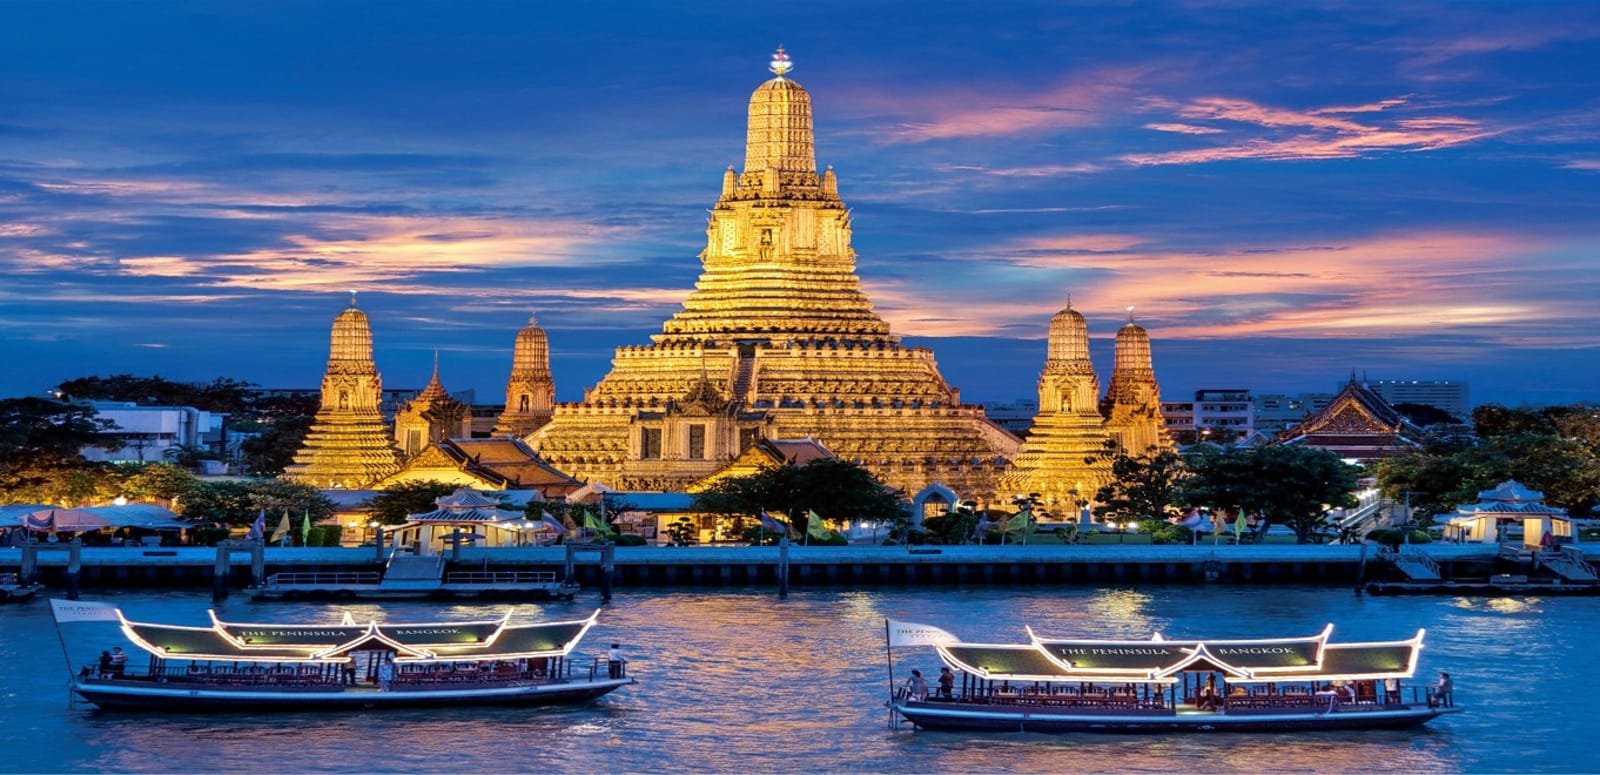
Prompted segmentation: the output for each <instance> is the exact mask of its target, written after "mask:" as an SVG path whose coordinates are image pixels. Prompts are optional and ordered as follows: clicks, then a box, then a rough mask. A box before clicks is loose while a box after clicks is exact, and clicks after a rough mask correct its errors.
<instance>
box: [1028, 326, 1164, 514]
mask: <svg viewBox="0 0 1600 775" xmlns="http://www.w3.org/2000/svg"><path fill="white" fill-rule="evenodd" d="M1045 348H1046V352H1045V364H1044V369H1043V371H1041V372H1040V373H1039V413H1038V414H1037V415H1036V416H1035V417H1034V419H1033V427H1032V429H1030V430H1029V432H1028V439H1027V441H1026V442H1025V443H1024V445H1023V448H1022V454H1021V455H1019V456H1018V457H1017V459H1016V462H1015V464H1014V465H1013V466H1012V468H1011V470H1010V471H1008V472H1007V473H1006V475H1005V476H1004V477H1003V478H1002V480H1001V486H1002V492H1003V493H1009V494H1016V495H1038V496H1039V501H1040V502H1041V503H1042V504H1043V505H1044V507H1045V508H1046V509H1047V510H1048V511H1050V512H1051V513H1053V514H1055V515H1057V516H1065V515H1068V514H1073V513H1076V512H1077V511H1078V510H1079V509H1080V508H1082V507H1084V506H1086V505H1088V504H1089V503H1091V502H1093V501H1094V500H1095V494H1096V493H1097V492H1098V491H1099V489H1100V488H1101V487H1103V486H1105V485H1106V484H1107V483H1109V482H1110V481H1111V478H1112V477H1111V464H1110V462H1109V461H1107V460H1106V459H1104V458H1103V457H1102V456H1101V453H1102V452H1103V451H1104V450H1105V449H1106V442H1107V441H1115V442H1117V444H1119V445H1121V446H1122V447H1123V448H1124V449H1126V450H1127V451H1128V452H1129V453H1130V454H1133V455H1142V454H1146V453H1147V452H1148V451H1149V450H1150V449H1152V448H1154V449H1158V450H1162V449H1172V448H1173V445H1172V439H1171V438H1170V437H1169V436H1168V435H1167V432H1166V429H1165V427H1164V426H1165V423H1164V422H1163V420H1162V417H1161V390H1160V387H1159V386H1158V385H1157V384H1156V377H1155V369H1154V366H1153V364H1152V363H1151V358H1150V336H1149V334H1148V333H1146V332H1145V330H1144V328H1143V327H1141V326H1139V325H1138V324H1137V323H1135V322H1133V317H1132V315H1131V314H1130V315H1129V317H1128V324H1127V325H1125V326H1123V327H1122V329H1121V330H1120V331H1118V332H1117V347H1116V363H1115V364H1114V365H1113V368H1112V373H1111V386H1110V388H1109V389H1108V390H1107V391H1106V394H1105V396H1104V397H1102V396H1101V395H1100V379H1099V377H1098V376H1096V375H1095V371H1094V363H1093V361H1092V360H1090V357H1089V324H1088V322H1087V321H1086V320H1085V319H1084V317H1083V315H1082V314H1081V313H1079V312H1078V311H1077V310H1075V309H1073V308H1072V304H1071V303H1070V302H1069V303H1068V304H1067V306H1066V308H1065V309H1063V310H1061V311H1060V312H1057V313H1056V314H1055V316H1054V317H1052V318H1051V319H1050V334H1049V338H1048V340H1047V342H1046V345H1045Z"/></svg>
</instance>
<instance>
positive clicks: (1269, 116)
mask: <svg viewBox="0 0 1600 775" xmlns="http://www.w3.org/2000/svg"><path fill="white" fill-rule="evenodd" d="M1403 101H1404V99H1403V98H1396V99H1394V100H1385V101H1384V103H1396V104H1398V103H1401V102H1403ZM1384 103H1373V104H1374V105H1381V104H1384ZM1365 107H1369V106H1347V107H1337V108H1319V109H1314V110H1304V111H1300V110H1288V109H1284V108H1275V107H1270V106H1265V105H1258V104H1256V103H1254V102H1250V101H1248V100H1242V99H1232V98H1223V97H1205V98H1201V99H1197V100H1194V101H1193V102H1191V103H1189V104H1187V105H1184V106H1182V107H1180V108H1178V109H1177V115H1179V116H1180V117H1183V118H1186V119H1190V120H1208V121H1228V122H1234V123H1240V124H1248V125H1253V126H1257V127H1261V128H1262V129H1265V130H1274V131H1269V132H1266V133H1263V135H1262V136H1256V137H1249V138H1245V139H1242V140H1239V141H1237V142H1234V143H1231V144H1227V145H1218V146H1211V147H1205V148H1191V149H1185V150H1178V151H1163V152H1156V153H1137V154H1127V155H1124V156H1122V157H1121V159H1122V161H1124V162H1127V163H1129V164H1133V165H1136V166H1148V165H1164V164H1203V163H1208V162H1216V161H1227V160H1236V159H1264V160H1294V159H1347V158H1355V157H1359V156H1365V155H1368V154H1372V153H1379V152H1385V151H1431V150H1437V149H1440V148H1447V147H1450V146H1453V145H1460V144H1462V143H1468V142H1472V141H1475V140H1480V139H1483V138H1486V137H1490V136H1493V135H1494V134H1497V133H1498V131H1499V130H1495V129H1490V128H1488V127H1485V126H1484V125H1483V124H1482V123H1480V122H1478V121H1476V120H1473V119H1469V118H1462V117H1458V116H1422V117H1408V118H1402V119H1398V120H1395V121H1393V122H1390V123H1387V124H1378V123H1362V122H1359V121H1355V120H1352V119H1347V118H1339V117H1335V116H1330V115H1327V114H1329V113H1361V112H1370V113H1376V112H1377V111H1376V110H1372V111H1362V110H1359V109H1358V108H1365ZM1276 130H1288V131H1287V132H1284V131H1276Z"/></svg>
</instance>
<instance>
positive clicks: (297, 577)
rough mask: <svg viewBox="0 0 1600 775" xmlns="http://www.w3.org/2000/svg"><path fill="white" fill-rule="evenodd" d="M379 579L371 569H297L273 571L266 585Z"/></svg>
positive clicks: (374, 582)
mask: <svg viewBox="0 0 1600 775" xmlns="http://www.w3.org/2000/svg"><path fill="white" fill-rule="evenodd" d="M380 580H381V578H380V576H379V574H378V573H376V572H372V571H297V572H283V573H274V574H272V575H271V576H268V577H267V581H266V586H269V587H283V586H299V585H308V586H311V585H324V584H376V583H378V582H379V581H380Z"/></svg>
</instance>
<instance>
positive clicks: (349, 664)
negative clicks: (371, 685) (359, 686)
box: [339, 657, 356, 686]
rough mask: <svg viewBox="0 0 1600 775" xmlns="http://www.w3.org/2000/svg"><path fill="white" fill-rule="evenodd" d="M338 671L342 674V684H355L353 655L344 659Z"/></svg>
mask: <svg viewBox="0 0 1600 775" xmlns="http://www.w3.org/2000/svg"><path fill="white" fill-rule="evenodd" d="M339 672H341V673H343V674H344V685H345V686H355V685H356V660H355V657H349V658H348V659H346V661H345V663H344V664H342V665H340V666H339Z"/></svg>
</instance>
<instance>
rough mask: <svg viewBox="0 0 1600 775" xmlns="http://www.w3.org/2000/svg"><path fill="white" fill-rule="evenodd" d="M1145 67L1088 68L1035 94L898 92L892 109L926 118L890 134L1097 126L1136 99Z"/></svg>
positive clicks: (915, 138) (928, 136)
mask: <svg viewBox="0 0 1600 775" xmlns="http://www.w3.org/2000/svg"><path fill="white" fill-rule="evenodd" d="M1146 72H1147V69H1146V68H1099V69H1094V70H1086V71H1083V72H1079V73H1076V74H1074V75H1073V76H1072V77H1071V78H1069V79H1068V80H1066V81H1065V82H1063V83H1062V84H1061V85H1059V86H1056V87H1054V88H1051V89H1047V90H1045V91H1043V92H1039V93H1033V94H1009V95H998V94H994V93H989V92H979V93H963V94H930V95H926V96H923V97H921V98H918V99H916V100H915V102H913V103H912V104H908V101H907V100H906V99H905V98H903V97H899V96H896V97H894V98H889V99H888V100H886V101H888V102H889V103H890V105H889V106H888V107H889V109H890V110H894V109H902V110H904V109H907V108H909V109H910V110H911V111H912V112H914V113H917V114H920V115H924V116H926V118H919V119H918V120H914V121H908V122H906V123H903V124H901V125H900V126H898V127H896V128H893V129H890V130H889V131H888V137H889V139H890V140H891V141H900V142H913V143H920V142H926V141H929V140H947V139H954V138H964V137H1007V136H1011V135H1018V134H1028V133H1036V132H1048V131H1054V130H1059V129H1066V128H1070V127H1081V126H1093V125H1096V124H1098V123H1100V122H1101V120H1102V119H1103V116H1104V114H1106V113H1107V112H1109V111H1112V110H1116V109H1118V107H1117V106H1120V105H1124V104H1127V103H1129V102H1130V101H1131V100H1132V99H1133V94H1132V86H1133V84H1134V83H1135V82H1136V81H1137V80H1139V79H1140V78H1141V77H1142V76H1144V75H1145V73H1146ZM915 103H921V104H915Z"/></svg>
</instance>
